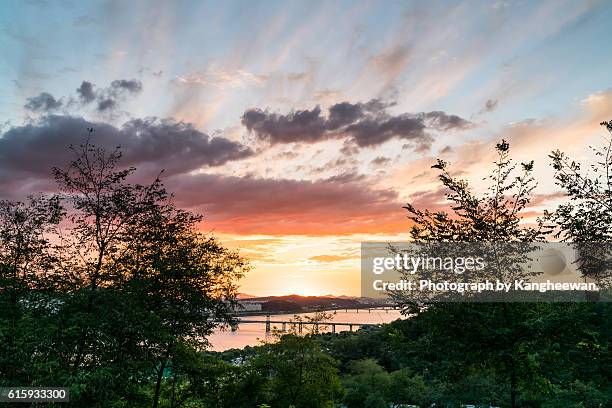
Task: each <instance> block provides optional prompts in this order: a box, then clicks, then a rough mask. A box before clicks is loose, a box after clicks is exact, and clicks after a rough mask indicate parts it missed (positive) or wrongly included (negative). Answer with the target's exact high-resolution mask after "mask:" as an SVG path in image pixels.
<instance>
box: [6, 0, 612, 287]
mask: <svg viewBox="0 0 612 408" xmlns="http://www.w3.org/2000/svg"><path fill="white" fill-rule="evenodd" d="M610 21H612V3H611V2H606V1H560V0H558V1H533V2H531V1H513V0H508V1H481V2H472V1H449V2H443V1H434V2H421V1H292V2H281V1H250V2H247V1H236V2H231V1H227V2H205V1H175V2H171V1H130V2H126V1H73V0H58V1H44V0H30V1H27V0H24V1H16V0H15V1H11V0H6V1H2V2H0V51H1V57H0V199H11V200H17V199H20V198H23V197H24V196H25V195H27V194H31V193H34V192H53V191H54V188H55V187H54V184H53V181H52V179H51V176H50V169H51V167H52V166H54V165H61V164H63V163H65V161H66V157H67V150H66V147H67V146H68V145H69V144H71V143H73V144H78V143H79V141H82V140H83V138H84V137H85V136H86V129H87V127H94V128H95V129H96V136H95V137H96V140H95V142H96V143H97V144H99V145H102V146H109V147H114V146H116V145H121V146H122V148H123V151H124V153H125V154H124V160H125V161H124V163H125V164H126V165H133V166H136V167H137V168H138V169H139V170H138V171H139V173H138V174H139V176H140V177H141V178H142V179H143V180H148V179H151V180H152V179H153V178H154V177H155V176H156V175H157V174H158V173H159V171H160V170H161V169H164V170H165V172H164V175H165V176H164V181H165V183H166V185H167V186H168V188H169V189H170V190H171V191H173V192H175V194H176V202H177V204H178V205H179V206H181V207H184V208H188V209H190V210H193V211H196V212H200V213H203V214H204V217H205V221H204V222H203V223H202V224H201V225H200V228H201V229H202V231H204V232H207V233H212V234H214V235H216V236H218V237H219V238H220V239H221V240H222V241H223V242H224V243H225V244H226V245H228V246H230V247H232V248H237V249H239V250H240V252H241V253H242V254H243V255H245V256H247V257H248V258H250V259H251V263H252V266H253V269H252V271H251V272H250V273H249V274H248V275H247V276H246V277H245V278H244V279H243V281H242V287H241V291H242V292H245V293H248V294H252V295H280V294H290V293H297V294H302V295H322V294H329V293H332V294H336V295H358V294H359V288H360V285H359V251H360V242H364V241H386V240H407V239H408V231H409V228H410V224H409V222H408V219H407V213H406V211H405V210H404V209H402V206H403V205H405V204H406V203H408V202H410V203H413V204H414V205H415V206H416V207H417V208H430V209H441V208H445V202H444V190H442V189H441V188H440V185H439V183H438V181H437V173H436V172H435V170H433V169H431V165H432V164H434V163H435V159H436V158H443V159H444V160H447V161H448V162H450V163H451V165H452V167H451V168H452V172H453V174H456V175H459V176H461V177H462V178H465V179H467V180H469V181H470V182H471V183H472V184H473V186H474V188H475V189H476V190H478V189H479V188H483V186H482V177H483V176H484V175H485V174H486V172H487V171H488V170H489V169H490V165H491V163H492V161H493V160H494V151H493V146H494V145H495V143H497V142H499V141H500V140H501V139H505V140H508V141H509V142H510V146H511V153H512V157H513V158H514V159H516V160H517V161H525V160H535V174H536V178H537V180H538V182H539V185H538V188H537V189H536V191H535V192H534V193H535V197H534V201H533V204H532V206H531V208H530V212H529V214H528V216H532V217H533V216H535V215H537V214H538V213H541V211H542V210H543V209H545V208H554V205H555V200H558V198H559V194H558V190H557V188H556V186H555V185H554V180H553V171H552V169H551V167H550V160H549V159H548V157H547V156H548V154H549V153H550V151H551V150H554V149H561V150H563V151H565V152H567V153H568V154H570V155H572V157H575V158H576V159H584V160H586V159H588V158H589V157H590V156H589V153H588V149H587V146H588V145H589V144H592V145H594V146H599V145H601V144H602V143H604V141H605V140H604V136H605V132H603V130H602V129H601V127H600V126H599V123H600V122H601V121H603V120H611V119H612V77H611V75H610V73H612V52H610V45H609V44H610V39H611V38H612V25H610V24H609V22H610Z"/></svg>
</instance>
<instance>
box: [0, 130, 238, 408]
mask: <svg viewBox="0 0 612 408" xmlns="http://www.w3.org/2000/svg"><path fill="white" fill-rule="evenodd" d="M71 150H72V152H73V153H74V159H73V160H72V161H71V162H70V163H69V164H68V165H67V167H66V168H55V169H53V175H54V177H55V180H56V182H57V186H58V190H59V191H60V192H61V193H60V194H58V195H55V196H46V197H42V196H41V197H36V198H30V199H29V201H27V202H25V203H24V202H8V201H2V202H0V386H5V387H6V386H22V387H24V386H31V387H36V386H38V387H52V386H56V387H57V386H67V387H69V388H70V398H71V403H70V404H69V405H71V406H75V407H115V406H116V407H119V406H153V407H155V406H158V404H159V394H160V388H161V386H162V380H163V378H164V375H165V373H166V372H167V368H168V366H169V365H170V362H171V361H172V365H173V367H174V368H175V369H176V365H177V361H179V360H180V356H182V355H184V354H185V353H187V352H190V351H195V350H202V349H204V347H205V346H206V345H207V343H206V337H207V336H208V335H209V334H210V333H211V332H212V330H213V328H214V327H216V326H218V325H219V324H220V323H221V324H222V323H223V322H229V321H231V319H232V318H231V313H232V306H233V302H234V301H235V297H236V294H237V292H236V289H237V281H238V279H239V278H240V277H241V276H242V274H243V273H244V272H245V271H246V269H247V264H246V262H245V260H244V259H242V258H241V257H240V256H238V254H237V253H235V252H232V251H229V250H227V249H226V248H224V247H223V246H222V245H221V244H220V243H219V242H218V241H217V240H215V239H214V238H213V237H210V236H206V235H203V234H201V233H200V232H198V228H197V224H198V222H199V221H200V220H201V217H200V216H198V215H195V214H192V213H190V212H188V211H184V210H181V209H178V208H176V207H175V206H174V204H173V202H172V197H171V195H169V194H168V193H167V192H166V190H165V188H164V186H163V184H162V182H161V181H160V179H159V178H157V179H156V180H154V181H153V182H152V183H151V184H147V185H145V184H135V183H131V182H130V180H131V179H132V178H134V177H135V175H134V171H135V169H133V168H128V169H125V168H121V167H119V166H120V159H121V152H120V150H119V149H116V150H112V151H107V150H105V149H102V148H100V147H96V146H95V145H93V144H92V143H91V142H90V141H88V142H87V143H85V144H84V145H82V146H80V147H72V148H71Z"/></svg>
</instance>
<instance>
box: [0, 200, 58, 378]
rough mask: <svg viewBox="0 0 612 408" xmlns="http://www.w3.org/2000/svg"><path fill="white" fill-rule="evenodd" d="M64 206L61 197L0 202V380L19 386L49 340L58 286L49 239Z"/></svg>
mask: <svg viewBox="0 0 612 408" xmlns="http://www.w3.org/2000/svg"><path fill="white" fill-rule="evenodd" d="M62 213H63V209H62V207H61V205H60V202H59V197H57V196H53V197H48V198H44V197H38V198H34V197H30V198H29V201H28V202H27V203H24V202H9V201H0V384H7V385H9V384H11V385H19V384H20V382H26V383H27V382H29V380H30V378H31V376H33V375H35V374H34V371H35V370H34V365H33V364H32V361H31V356H32V355H36V354H40V352H41V351H40V348H39V346H40V344H37V343H36V342H33V341H32V339H35V338H37V337H39V338H45V337H46V335H45V333H44V329H45V327H46V325H45V324H42V321H35V320H34V318H35V316H37V315H38V314H40V313H43V314H44V313H45V310H44V307H45V303H44V300H45V297H46V296H47V294H48V292H49V290H50V289H52V288H53V278H54V277H53V276H52V271H53V270H54V263H55V261H56V260H55V257H54V254H53V245H52V243H51V242H50V238H51V237H52V236H53V235H54V234H55V232H56V228H57V224H58V223H59V221H60V219H61V217H62Z"/></svg>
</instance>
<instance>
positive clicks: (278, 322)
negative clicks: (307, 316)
mask: <svg viewBox="0 0 612 408" xmlns="http://www.w3.org/2000/svg"><path fill="white" fill-rule="evenodd" d="M245 323H251V324H252V323H259V324H265V325H266V333H269V332H270V331H272V325H281V331H282V332H286V331H287V325H292V326H295V327H297V329H298V333H302V330H303V327H304V326H308V325H310V326H314V327H315V328H316V329H318V328H319V326H324V327H328V326H331V329H332V333H335V332H336V326H345V327H348V328H349V331H353V327H357V328H360V327H366V326H373V325H374V324H372V323H345V322H309V321H292V320H270V316H269V315H268V316H266V320H244V319H239V320H238V321H237V324H245ZM236 328H237V327H235V326H232V331H235V330H236Z"/></svg>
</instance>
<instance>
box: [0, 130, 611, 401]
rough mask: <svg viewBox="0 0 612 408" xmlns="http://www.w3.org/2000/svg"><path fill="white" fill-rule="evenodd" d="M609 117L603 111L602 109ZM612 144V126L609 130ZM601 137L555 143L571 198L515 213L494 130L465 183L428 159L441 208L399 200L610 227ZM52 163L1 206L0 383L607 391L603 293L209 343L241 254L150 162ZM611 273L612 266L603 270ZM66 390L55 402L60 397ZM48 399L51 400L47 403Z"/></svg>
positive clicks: (463, 235) (603, 238) (525, 236)
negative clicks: (237, 345) (592, 147)
mask: <svg viewBox="0 0 612 408" xmlns="http://www.w3.org/2000/svg"><path fill="white" fill-rule="evenodd" d="M603 125H604V126H606V127H607V129H608V130H609V131H610V132H612V124H610V123H603ZM610 143H612V140H611V141H610ZM611 146H612V144H607V145H606V146H604V147H603V148H601V149H599V150H597V151H596V153H595V154H596V160H594V163H593V164H592V166H590V167H589V170H590V171H589V172H586V173H585V172H584V170H583V168H582V167H581V166H580V164H579V163H577V162H575V161H572V160H570V159H568V158H567V157H566V156H565V155H564V154H563V153H561V152H553V153H552V154H551V160H552V164H553V167H554V169H555V171H556V180H557V183H558V184H559V186H560V187H561V188H562V189H563V190H564V191H565V192H566V193H567V200H565V201H564V203H563V204H562V205H560V207H559V208H558V209H556V210H555V211H554V212H548V213H545V215H544V217H542V218H540V219H539V220H538V221H537V222H535V223H531V224H526V223H525V220H524V219H523V215H522V214H523V213H524V210H525V209H526V208H527V206H528V204H529V202H530V199H531V197H532V192H533V190H534V188H535V180H534V178H533V177H532V172H533V167H534V164H533V162H530V163H521V164H518V165H516V164H514V163H513V162H512V160H511V159H510V158H509V145H508V144H507V143H506V142H502V143H500V144H498V145H497V147H496V151H497V154H498V159H497V160H496V162H495V165H494V169H493V171H492V173H491V174H490V176H489V178H488V180H489V181H490V188H489V189H488V190H487V191H486V192H484V193H482V194H476V193H475V192H474V191H473V190H472V189H470V187H469V186H468V184H467V182H466V181H464V180H461V179H458V178H456V177H455V176H454V175H453V173H452V170H451V169H450V168H449V166H448V164H447V163H445V162H444V161H438V163H437V164H436V165H435V166H434V167H435V168H436V169H438V170H439V171H440V181H441V183H442V184H443V186H444V187H445V188H446V189H447V192H448V193H447V199H448V200H449V202H450V203H451V205H450V210H449V211H446V212H445V211H437V212H431V211H429V210H427V209H417V208H414V207H413V206H411V205H408V206H407V207H406V210H407V211H408V212H409V215H410V218H411V220H412V228H411V230H410V234H411V237H412V239H413V240H414V241H416V242H428V241H434V242H454V241H456V242H499V241H502V242H534V241H536V242H537V241H546V240H549V239H551V238H554V239H560V240H563V241H570V242H610V241H612V211H611V209H612V152H611V150H610V149H611ZM73 151H74V153H75V158H74V160H73V161H72V162H71V163H70V164H69V165H68V166H67V167H66V168H65V169H54V175H55V179H56V181H57V183H58V187H59V189H60V191H61V194H60V195H58V196H52V197H40V198H33V199H31V200H30V201H29V202H28V203H25V204H24V203H10V202H2V203H1V205H0V245H1V246H0V308H1V309H0V386H10V385H13V386H68V387H70V395H71V402H70V403H66V404H62V406H74V407H153V408H155V407H168V408H179V407H202V408H226V407H227V408H230V407H231V408H240V407H245V408H246V407H257V408H265V407H268V408H270V407H271V408H290V407H293V408H325V407H347V408H390V407H396V408H398V407H406V406H411V405H416V406H419V407H431V406H436V407H441V406H446V407H453V406H455V407H459V406H462V404H468V403H471V404H481V405H482V406H488V405H489V404H490V405H493V406H500V407H513V408H514V407H606V406H610V404H611V403H612V388H611V386H610V384H611V381H610V370H609V367H610V365H611V364H610V363H611V362H612V361H611V358H610V351H609V343H610V330H609V322H610V307H609V305H608V304H606V303H599V302H584V303H565V304H559V303H557V304H554V303H490V304H468V303H464V304H456V303H438V304H428V303H423V302H421V301H419V300H418V299H412V298H410V299H409V298H403V297H401V296H399V297H397V298H396V299H395V300H396V301H397V303H398V305H400V306H401V307H402V309H403V311H404V313H405V314H406V315H407V316H408V317H409V318H407V319H405V320H401V321H396V322H394V323H392V324H389V325H383V326H381V327H379V328H371V329H368V330H360V331H358V332H357V333H339V334H323V335H321V334H310V335H306V336H300V335H299V334H298V333H291V334H288V335H284V336H280V335H279V339H278V341H277V342H275V343H271V344H264V345H261V346H258V347H247V348H245V349H244V350H231V351H227V352H224V353H210V352H206V351H205V348H206V345H207V343H206V337H207V336H208V335H209V334H210V333H211V331H212V330H213V329H214V327H215V326H216V325H218V324H219V323H223V322H229V321H231V311H232V303H233V301H234V299H235V296H236V284H237V280H238V278H239V277H240V276H242V274H243V273H244V272H245V271H246V269H247V265H246V263H245V261H244V260H243V259H242V258H240V257H239V256H238V255H237V254H236V253H234V252H232V251H228V250H227V249H226V248H224V247H223V246H222V245H221V244H220V243H219V242H217V241H216V240H215V239H214V238H212V237H209V236H205V235H202V234H200V233H199V232H197V231H198V229H197V224H198V222H199V221H200V217H199V216H197V215H194V214H191V213H189V212H186V211H183V210H180V209H177V208H176V207H175V206H174V205H173V203H172V197H171V195H169V194H168V193H167V192H166V190H165V189H164V187H163V184H162V183H161V181H160V180H159V179H157V180H155V181H154V182H153V183H151V184H148V185H142V184H132V183H130V182H129V180H130V179H131V177H133V176H134V174H133V173H134V169H131V168H130V169H120V168H119V163H120V152H119V151H112V152H108V151H105V150H103V149H100V148H98V147H95V146H93V145H91V144H90V143H86V144H85V145H84V146H81V147H80V148H74V149H73ZM597 279H599V281H598V283H599V284H600V285H601V286H603V287H606V288H609V287H610V286H609V283H610V282H609V280H610V276H609V271H608V274H607V275H606V274H603V275H600V276H598V277H597ZM58 405H59V404H58ZM47 406H49V405H47Z"/></svg>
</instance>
